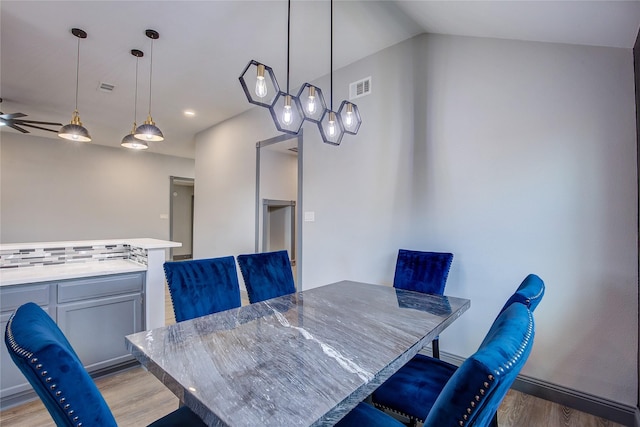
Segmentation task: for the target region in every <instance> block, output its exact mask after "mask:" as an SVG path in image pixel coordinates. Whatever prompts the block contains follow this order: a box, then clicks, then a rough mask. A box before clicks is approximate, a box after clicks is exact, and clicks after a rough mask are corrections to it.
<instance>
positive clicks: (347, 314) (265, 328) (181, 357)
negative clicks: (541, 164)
mask: <svg viewBox="0 0 640 427" xmlns="http://www.w3.org/2000/svg"><path fill="white" fill-rule="evenodd" d="M469 306H470V301H469V300H467V299H462V298H454V297H446V296H437V295H428V294H421V293H417V292H410V291H404V290H397V289H394V288H392V287H389V286H379V285H370V284H365V283H358V282H351V281H342V282H338V283H334V284H331V285H326V286H322V287H319V288H314V289H310V290H306V291H303V292H298V293H295V294H291V295H287V296H283V297H279V298H274V299H271V300H267V301H263V302H260V303H256V304H251V305H248V306H243V307H240V308H237V309H232V310H227V311H224V312H221V313H216V314H212V315H209V316H204V317H200V318H197V319H193V320H189V321H186V322H180V323H177V324H174V325H170V326H165V327H162V328H158V329H153V330H150V331H145V332H139V333H137V334H133V335H129V336H127V337H126V342H127V348H128V349H129V351H130V352H131V353H132V354H133V355H134V356H135V357H136V358H137V359H138V360H139V361H140V362H141V363H142V365H143V366H145V367H146V368H147V369H148V371H149V372H151V373H153V374H154V375H155V376H156V377H157V378H158V379H160V381H162V382H163V383H164V384H165V385H166V386H167V387H168V388H169V389H170V390H171V391H172V392H173V393H174V394H175V395H176V396H178V398H180V400H181V401H182V402H183V403H184V404H185V405H187V406H188V407H189V408H191V409H192V410H193V411H194V412H195V413H197V414H198V415H199V416H200V417H201V418H202V419H203V420H204V421H205V422H206V423H207V424H208V425H210V426H249V425H251V426H255V425H264V426H278V427H281V426H325V425H333V424H335V422H337V421H338V420H339V419H340V418H342V417H343V416H344V415H345V414H346V413H348V412H349V411H350V410H351V409H352V408H353V407H355V406H356V405H357V403H358V402H360V401H362V400H364V399H365V398H366V397H367V396H368V395H369V394H370V393H371V392H372V391H373V390H375V389H376V388H377V387H378V386H379V385H380V384H381V383H382V382H384V381H385V380H386V379H387V378H389V377H390V376H391V375H392V374H393V373H394V372H395V371H396V370H398V368H400V366H402V365H403V364H404V363H406V362H407V361H408V360H409V359H411V357H413V356H414V355H415V354H416V353H417V352H418V351H419V350H420V349H421V348H422V347H423V346H424V345H426V344H428V343H429V342H430V341H431V340H432V339H433V338H435V337H436V336H437V335H438V334H439V333H440V332H442V330H444V329H445V328H446V327H447V326H448V325H449V324H451V323H452V322H453V321H454V320H455V319H456V318H458V317H459V316H460V315H461V314H462V313H463V312H464V311H466V310H467V309H468V308H469Z"/></svg>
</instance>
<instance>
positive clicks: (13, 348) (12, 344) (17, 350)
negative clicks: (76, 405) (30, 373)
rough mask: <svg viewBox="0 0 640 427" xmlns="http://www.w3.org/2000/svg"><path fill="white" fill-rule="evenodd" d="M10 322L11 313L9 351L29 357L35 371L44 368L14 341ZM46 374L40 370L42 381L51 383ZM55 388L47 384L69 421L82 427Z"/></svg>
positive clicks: (53, 385)
mask: <svg viewBox="0 0 640 427" xmlns="http://www.w3.org/2000/svg"><path fill="white" fill-rule="evenodd" d="M12 324H13V315H11V318H9V323H8V324H7V338H8V340H9V346H10V347H11V351H12V352H14V353H15V354H17V355H18V356H19V357H22V358H23V359H27V360H29V359H30V360H29V361H30V362H31V364H32V365H35V366H34V369H35V370H36V371H40V370H41V369H43V368H44V366H42V363H38V358H37V357H33V352H31V351H28V350H26V349H24V348H22V347H20V345H19V344H18V343H17V342H16V340H15V337H14V336H13V330H12V328H11V326H12ZM47 375H49V372H48V371H47V370H44V371H42V372H40V376H42V377H43V378H44V377H46V378H45V379H44V382H45V383H47V384H49V383H51V381H53V378H51V377H49V376H47ZM57 388H58V385H57V384H55V383H53V384H51V385H50V386H49V390H51V391H52V392H54V393H53V394H55V397H56V398H58V399H59V400H58V402H60V406H62V409H63V410H64V411H65V412H67V415H68V416H69V418H70V419H71V421H73V423H75V425H76V427H82V423H81V422H79V417H78V416H75V417H74V416H73V414H75V411H74V410H73V409H71V404H69V403H66V404H65V402H66V400H67V399H66V398H65V397H64V396H62V391H60V390H56V389H57ZM72 417H73V418H72Z"/></svg>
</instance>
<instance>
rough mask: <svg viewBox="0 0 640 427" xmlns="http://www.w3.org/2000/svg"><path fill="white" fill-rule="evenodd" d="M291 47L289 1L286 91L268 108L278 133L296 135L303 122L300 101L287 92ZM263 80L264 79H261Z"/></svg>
mask: <svg viewBox="0 0 640 427" xmlns="http://www.w3.org/2000/svg"><path fill="white" fill-rule="evenodd" d="M290 46H291V0H288V2H287V91H286V92H282V91H281V92H279V93H278V96H277V97H276V99H275V102H274V103H273V105H272V106H271V107H269V112H270V113H271V118H272V119H273V122H274V123H275V125H276V128H277V129H278V130H279V131H280V132H284V133H288V134H291V135H297V134H298V133H299V132H300V128H301V127H302V122H303V121H304V118H305V116H304V112H303V111H302V105H300V99H299V98H298V97H297V96H293V95H291V93H290V92H289V56H290V55H289V54H290ZM263 80H264V79H263Z"/></svg>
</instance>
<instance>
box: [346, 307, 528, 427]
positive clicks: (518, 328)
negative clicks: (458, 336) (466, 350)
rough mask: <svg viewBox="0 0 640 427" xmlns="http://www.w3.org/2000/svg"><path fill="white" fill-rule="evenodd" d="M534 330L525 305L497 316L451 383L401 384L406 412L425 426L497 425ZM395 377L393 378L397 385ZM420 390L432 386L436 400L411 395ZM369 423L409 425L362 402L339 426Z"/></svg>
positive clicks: (370, 426) (398, 388)
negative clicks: (421, 399) (425, 400)
mask: <svg viewBox="0 0 640 427" xmlns="http://www.w3.org/2000/svg"><path fill="white" fill-rule="evenodd" d="M534 331H535V327H534V322H533V315H532V313H531V310H529V308H528V307H527V306H526V305H524V304H511V305H509V306H508V307H507V308H505V310H504V311H502V312H501V313H500V315H499V316H498V317H497V318H496V320H495V322H494V323H493V325H492V326H491V329H490V330H489V332H488V333H487V335H486V337H485V338H484V340H483V341H482V344H480V347H479V348H478V351H476V352H475V353H474V354H473V355H471V356H470V357H469V358H468V359H466V360H465V361H464V363H463V364H462V365H460V367H459V368H457V369H456V370H455V372H454V373H453V375H451V377H450V378H449V379H448V380H447V381H446V382H444V383H437V382H434V383H430V382H428V381H427V382H422V383H414V384H411V385H410V386H409V387H402V386H401V384H400V383H397V384H396V393H398V395H399V396H401V399H403V400H405V401H406V405H405V406H406V407H405V408H404V411H405V412H407V413H413V414H416V418H419V419H421V420H424V427H471V426H473V427H486V426H489V425H491V424H492V423H494V422H495V421H496V418H495V413H496V411H497V409H498V406H499V405H500V403H501V402H502V400H503V399H504V396H505V395H506V394H507V391H508V390H509V388H510V387H511V384H513V381H514V380H515V379H516V377H517V375H518V373H519V372H520V370H521V369H522V367H523V366H524V364H525V363H526V361H527V358H528V357H529V354H530V353H531V349H532V347H533V338H534ZM394 376H395V374H394ZM394 376H392V377H391V379H390V381H391V382H392V383H393V382H394V380H393V378H394ZM388 382H389V381H388ZM388 382H387V383H388ZM387 383H385V384H387ZM418 387H420V388H428V389H429V390H430V391H429V393H430V394H431V395H433V396H434V399H433V401H432V402H418V401H417V400H416V399H415V398H414V396H412V394H411V392H412V391H413V390H415V389H416V388H418ZM363 425H366V426H368V427H381V426H387V427H396V426H397V427H399V426H402V425H403V424H402V423H400V422H399V421H397V420H395V419H394V418H392V417H391V416H390V415H388V414H386V413H384V412H383V411H380V410H378V409H376V408H374V407H373V406H371V405H369V404H367V403H360V404H359V405H358V406H357V407H356V409H355V410H353V411H351V412H349V413H348V414H347V415H346V416H345V417H344V418H343V419H342V420H340V422H338V423H337V424H336V426H338V427H356V426H363Z"/></svg>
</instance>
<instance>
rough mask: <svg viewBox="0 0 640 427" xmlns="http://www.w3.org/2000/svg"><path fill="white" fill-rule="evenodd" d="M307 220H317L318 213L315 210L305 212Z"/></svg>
mask: <svg viewBox="0 0 640 427" xmlns="http://www.w3.org/2000/svg"><path fill="white" fill-rule="evenodd" d="M304 220H305V222H314V221H315V220H316V213H315V212H313V211H310V212H305V213H304Z"/></svg>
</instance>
